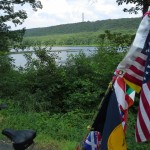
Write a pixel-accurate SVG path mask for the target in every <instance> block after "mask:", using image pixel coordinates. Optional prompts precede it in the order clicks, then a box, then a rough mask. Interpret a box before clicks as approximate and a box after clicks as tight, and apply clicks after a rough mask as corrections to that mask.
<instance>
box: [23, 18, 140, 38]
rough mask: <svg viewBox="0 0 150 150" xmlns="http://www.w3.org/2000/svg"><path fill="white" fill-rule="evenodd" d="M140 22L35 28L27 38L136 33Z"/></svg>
mask: <svg viewBox="0 0 150 150" xmlns="http://www.w3.org/2000/svg"><path fill="white" fill-rule="evenodd" d="M140 21H141V18H122V19H108V20H101V21H95V22H90V21H88V22H79V23H72V24H63V25H57V26H50V27H43V28H33V29H27V30H26V34H25V37H37V36H48V35H54V34H55V35H56V34H72V33H81V32H102V31H105V30H111V31H129V32H130V31H132V32H134V31H136V29H137V28H138V26H139V23H140Z"/></svg>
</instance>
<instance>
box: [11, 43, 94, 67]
mask: <svg viewBox="0 0 150 150" xmlns="http://www.w3.org/2000/svg"><path fill="white" fill-rule="evenodd" d="M96 50H97V48H96V47H91V46H89V47H88V46H86V47H73V46H72V47H52V48H51V53H55V54H56V55H57V56H58V58H57V59H56V62H57V63H58V64H62V63H64V62H65V61H66V59H67V57H68V55H70V54H73V55H75V54H78V53H79V52H80V51H83V52H84V53H85V54H86V55H90V54H92V53H94V52H95V51H96ZM18 51H21V50H18ZM25 51H33V48H30V49H27V50H25ZM11 52H15V50H12V51H11ZM10 57H12V58H13V59H14V60H15V61H14V64H15V65H16V66H17V67H20V66H21V67H24V66H25V64H26V59H25V57H24V54H23V53H18V54H11V55H10ZM32 58H36V56H35V54H34V53H33V54H32Z"/></svg>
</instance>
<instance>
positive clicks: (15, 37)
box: [0, 0, 42, 51]
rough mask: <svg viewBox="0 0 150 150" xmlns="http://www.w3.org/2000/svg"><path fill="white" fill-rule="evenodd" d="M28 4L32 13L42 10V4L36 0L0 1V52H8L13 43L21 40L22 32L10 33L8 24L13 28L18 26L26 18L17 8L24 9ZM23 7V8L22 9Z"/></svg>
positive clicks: (24, 13)
mask: <svg viewBox="0 0 150 150" xmlns="http://www.w3.org/2000/svg"><path fill="white" fill-rule="evenodd" d="M26 4H29V5H30V6H31V7H32V8H33V10H34V11H37V9H38V8H42V4H41V2H40V1H37V0H1V1H0V35H1V36H0V51H8V50H9V47H10V46H12V44H13V42H19V41H21V40H22V37H23V34H24V30H19V31H11V26H9V25H8V22H11V23H13V24H14V25H15V26H17V25H20V24H22V23H23V22H24V20H25V19H26V18H27V17H28V16H27V13H26V11H25V10H20V9H19V10H18V9H16V7H17V8H25V5H26ZM23 6H24V7H23Z"/></svg>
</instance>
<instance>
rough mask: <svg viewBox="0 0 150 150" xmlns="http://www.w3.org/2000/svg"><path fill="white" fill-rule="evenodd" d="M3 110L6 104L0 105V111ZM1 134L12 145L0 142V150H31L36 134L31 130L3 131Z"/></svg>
mask: <svg viewBox="0 0 150 150" xmlns="http://www.w3.org/2000/svg"><path fill="white" fill-rule="evenodd" d="M5 108H7V105H6V104H1V105H0V110H2V109H5ZM2 134H3V135H5V136H6V137H7V138H8V139H9V140H10V141H11V143H12V144H9V143H7V142H4V141H3V142H2V141H1V143H0V149H1V150H27V149H29V148H30V149H33V147H34V138H35V137H36V132H35V131H33V130H13V129H3V130H2Z"/></svg>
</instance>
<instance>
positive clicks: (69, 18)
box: [12, 0, 142, 29]
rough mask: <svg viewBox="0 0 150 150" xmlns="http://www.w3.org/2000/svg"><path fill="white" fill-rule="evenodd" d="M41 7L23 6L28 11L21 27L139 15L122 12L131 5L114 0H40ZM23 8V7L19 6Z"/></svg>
mask: <svg viewBox="0 0 150 150" xmlns="http://www.w3.org/2000/svg"><path fill="white" fill-rule="evenodd" d="M41 2H42V5H43V9H41V10H40V9H39V10H38V11H37V12H34V11H32V9H31V7H27V6H26V7H24V8H25V10H26V11H27V13H28V19H26V20H25V22H24V23H23V25H21V26H18V27H17V28H14V27H13V26H12V29H19V28H22V27H26V28H27V29H29V28H37V27H48V26H55V25H60V24H68V23H76V22H81V21H82V13H84V21H97V20H105V19H117V18H132V17H141V15H142V14H141V13H139V14H138V15H131V14H129V13H125V12H123V11H122V10H123V8H124V7H130V6H131V5H123V6H118V5H117V3H116V0H41ZM20 8H22V9H23V7H21V6H20Z"/></svg>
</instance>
